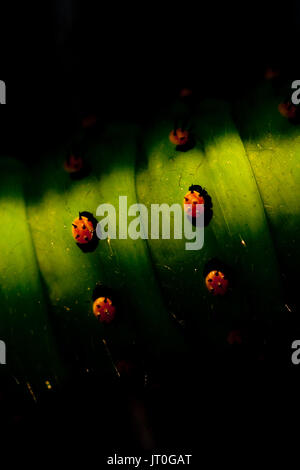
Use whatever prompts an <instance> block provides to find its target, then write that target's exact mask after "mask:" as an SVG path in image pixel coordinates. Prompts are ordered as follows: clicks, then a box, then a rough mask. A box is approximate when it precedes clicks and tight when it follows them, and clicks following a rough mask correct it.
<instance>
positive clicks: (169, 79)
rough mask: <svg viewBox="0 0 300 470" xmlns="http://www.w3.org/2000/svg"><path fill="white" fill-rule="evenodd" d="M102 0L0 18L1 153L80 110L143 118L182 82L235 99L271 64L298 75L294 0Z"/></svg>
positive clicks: (54, 134) (51, 131)
mask: <svg viewBox="0 0 300 470" xmlns="http://www.w3.org/2000/svg"><path fill="white" fill-rule="evenodd" d="M97 5H98V7H95V3H91V4H89V2H84V1H79V0H75V1H72V0H56V1H52V2H43V3H40V4H39V6H38V7H36V6H35V7H33V6H32V5H30V4H29V3H27V2H26V3H22V6H20V5H19V4H9V7H8V8H7V10H8V11H7V15H5V14H4V12H3V14H2V15H1V36H2V39H1V63H0V71H1V77H0V78H1V80H5V81H6V83H7V104H8V106H6V108H5V110H4V109H3V107H2V108H1V115H2V120H1V129H2V132H1V147H0V150H1V149H2V152H6V153H9V154H12V153H13V154H17V155H18V156H20V157H22V155H24V154H25V153H26V152H27V149H28V147H29V146H30V151H31V152H35V151H36V152H38V153H40V150H41V147H45V146H46V147H47V146H48V145H51V144H52V143H53V142H54V141H55V140H57V139H61V138H64V137H65V136H66V135H67V134H68V133H69V132H72V131H73V130H74V128H75V127H76V125H77V123H78V121H79V120H80V118H81V117H82V114H84V113H90V112H97V113H98V115H100V117H101V119H102V120H103V121H105V120H108V119H116V118H119V117H121V118H123V119H134V120H140V119H143V117H145V116H147V115H149V113H152V112H154V113H155V112H157V109H158V107H159V106H161V105H163V104H164V103H167V102H168V101H169V100H171V99H174V96H176V95H177V94H178V91H179V90H180V89H181V88H182V87H184V86H188V87H189V86H192V87H193V89H194V90H195V91H196V92H197V93H198V94H199V95H201V96H213V97H223V98H227V99H231V98H233V97H234V98H238V97H239V96H240V95H241V94H243V92H244V91H245V90H246V89H247V88H249V87H251V86H253V85H254V84H255V82H256V81H257V80H259V79H261V78H262V77H263V73H264V70H265V68H266V66H267V65H271V66H275V67H280V68H281V72H282V74H283V75H286V76H288V77H289V78H291V79H296V78H297V75H296V71H297V69H298V68H299V64H298V62H299V60H298V56H299V54H298V50H297V49H298V46H297V43H298V34H299V33H298V31H299V26H300V6H299V2H297V1H289V2H284V3H283V2H281V3H280V4H275V3H274V2H272V4H269V3H268V2H260V3H259V2H240V4H239V5H235V4H230V3H228V2H226V3H225V2H224V3H222V4H219V3H215V2H205V3H203V2H198V3H197V2H186V1H185V2H184V3H182V4H178V5H175V4H172V3H162V2H151V3H150V2H146V3H145V2H144V3H141V4H138V5H136V4H135V5H133V4H128V3H121V4H120V5H119V4H117V3H110V2H109V3H103V2H101V3H100V2H98V3H97ZM3 9H4V10H5V6H3Z"/></svg>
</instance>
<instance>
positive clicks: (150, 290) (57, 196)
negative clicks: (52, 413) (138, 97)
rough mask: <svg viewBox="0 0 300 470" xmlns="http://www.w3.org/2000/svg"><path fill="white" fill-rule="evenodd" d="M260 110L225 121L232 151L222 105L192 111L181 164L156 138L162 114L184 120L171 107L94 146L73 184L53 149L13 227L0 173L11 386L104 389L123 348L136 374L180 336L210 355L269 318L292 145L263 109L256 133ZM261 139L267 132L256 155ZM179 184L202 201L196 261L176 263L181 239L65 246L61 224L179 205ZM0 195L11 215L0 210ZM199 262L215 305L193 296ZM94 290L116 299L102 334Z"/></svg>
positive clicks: (285, 127) (280, 304)
mask: <svg viewBox="0 0 300 470" xmlns="http://www.w3.org/2000/svg"><path fill="white" fill-rule="evenodd" d="M268 100H269V101H270V102H272V103H273V104H272V106H273V105H274V103H275V101H276V100H275V99H274V98H271V97H268V98H267V101H266V108H265V107H264V104H262V105H258V106H257V107H255V109H253V110H252V111H253V112H252V111H251V112H250V111H249V108H245V109H247V110H248V111H249V112H248V111H247V112H245V109H242V106H240V107H239V108H238V109H236V110H235V111H236V115H238V116H239V120H238V122H239V123H240V124H239V125H240V130H241V133H242V135H243V138H244V140H241V137H240V135H239V132H238V131H237V129H236V126H235V124H234V122H233V119H232V117H231V112H230V109H229V107H228V106H227V105H226V104H225V103H222V102H210V103H202V104H201V105H200V106H199V108H198V109H197V111H196V112H195V113H194V117H193V118H192V121H193V126H194V134H195V137H196V146H195V147H194V148H193V149H192V150H189V151H188V152H179V151H176V149H175V147H174V145H173V144H171V143H170V141H169V137H168V136H169V132H170V130H171V129H172V128H173V125H174V115H177V116H178V113H179V114H180V115H181V116H182V117H184V116H188V117H190V111H189V109H188V108H186V107H185V106H184V105H182V103H180V104H179V107H178V106H177V105H175V107H174V109H173V110H171V111H169V112H168V113H165V115H163V116H162V117H161V119H160V121H159V122H156V123H155V125H153V126H149V128H148V130H146V131H144V130H143V132H142V133H141V132H140V131H139V130H138V129H136V128H135V127H134V126H130V125H123V124H122V125H121V124H120V125H114V126H113V127H111V128H108V129H105V130H103V134H102V135H101V136H100V138H98V139H97V142H95V141H93V140H92V139H91V140H90V142H89V144H88V148H87V151H86V159H87V161H88V162H89V164H90V166H91V168H92V172H91V174H90V175H89V176H87V177H86V178H84V179H82V180H79V181H72V180H71V179H70V177H69V175H68V174H67V173H66V172H64V171H63V162H64V159H65V156H66V151H65V148H63V149H61V150H60V151H59V152H55V153H53V154H49V155H48V156H47V157H44V158H43V160H42V161H41V163H40V164H39V165H38V166H37V167H36V168H35V175H34V181H35V184H34V185H33V184H32V176H31V180H30V182H28V183H27V184H26V187H27V191H26V207H27V215H26V212H25V203H24V198H23V193H22V189H21V188H22V184H24V183H23V182H22V181H21V177H20V176H19V175H20V174H21V171H20V169H19V168H18V166H17V164H15V163H7V162H6V161H3V162H2V163H1V165H2V167H3V172H2V174H5V178H3V180H4V182H3V184H2V186H1V202H0V204H2V206H3V211H5V214H6V215H5V217H6V219H5V220H6V225H7V227H8V230H9V236H8V237H7V238H6V239H5V240H2V241H0V243H1V244H2V250H4V249H5V250H6V252H8V253H9V257H6V259H5V258H2V259H1V269H0V275H1V290H0V293H1V300H0V303H1V305H2V306H3V308H2V312H1V316H2V318H3V322H2V324H1V327H2V328H3V330H2V331H3V333H2V337H3V338H2V339H7V342H8V349H10V350H13V351H14V352H13V356H14V361H13V362H12V363H11V364H10V365H9V367H10V369H11V372H12V373H13V374H16V375H17V376H18V377H19V378H22V379H23V380H25V381H29V382H30V383H31V384H33V385H32V386H33V388H34V389H36V390H40V389H41V388H43V386H44V385H43V384H44V380H49V381H50V382H51V381H52V382H53V383H57V384H58V385H59V383H62V382H64V380H67V379H68V378H69V376H73V375H74V374H77V373H87V374H88V373H89V372H93V373H96V374H97V375H99V377H102V378H107V377H108V376H109V377H110V378H113V377H115V371H114V363H115V361H116V360H117V359H122V351H123V350H124V348H126V347H127V346H128V345H131V344H133V343H137V344H138V345H139V346H140V347H141V348H142V351H143V355H144V357H145V358H146V360H149V362H152V361H158V360H166V361H168V360H173V361H175V360H176V357H180V356H182V355H184V354H189V353H190V347H191V343H193V340H191V341H187V336H186V334H185V329H184V328H182V325H188V326H189V328H190V329H191V330H192V331H194V332H197V341H199V338H203V339H205V341H208V342H209V343H210V344H211V345H213V347H216V348H218V349H219V350H221V351H222V350H224V348H226V347H228V345H227V343H226V337H227V334H228V333H229V331H230V330H231V329H232V328H236V327H239V326H240V325H242V324H243V322H245V321H246V320H245V319H249V318H252V316H253V312H255V315H256V316H257V317H258V318H259V319H260V320H261V321H262V322H263V323H266V324H267V325H269V324H270V323H271V322H272V321H273V320H274V319H279V318H280V314H282V311H283V309H284V304H285V296H284V294H283V292H282V289H281V282H280V276H279V273H280V268H279V266H278V259H277V256H276V254H277V253H279V261H280V263H281V261H282V259H285V256H284V254H285V252H286V249H287V246H288V247H289V253H290V254H291V256H290V257H288V258H289V261H288V263H287V268H290V267H291V268H293V267H294V265H295V264H296V263H297V260H299V256H298V255H299V253H298V247H297V241H298V240H299V232H297V233H296V234H295V231H294V228H295V225H294V224H296V222H297V215H296V214H297V213H299V211H298V209H299V207H298V205H299V201H298V199H297V191H296V186H295V185H296V183H297V182H298V180H299V164H298V163H296V160H297V155H298V156H299V148H300V141H299V138H298V137H297V136H296V129H295V131H294V130H293V131H291V124H289V123H287V122H286V121H284V120H282V119H283V118H281V117H280V116H278V114H277V113H278V112H277V111H276V112H275V110H274V109H273V108H272V117H274V121H272V126H273V125H274V128H271V129H270V128H269V127H268V126H269V120H267V117H266V116H267V114H266V115H264V114H263V110H264V109H266V110H269V107H268V106H269V105H270V103H269V101H268ZM272 100H273V101H272ZM252 106H253V105H252ZM270 106H271V105H270ZM257 108H259V116H260V117H259V124H258V123H257V121H258V119H257V112H258V111H257ZM266 113H267V111H266ZM278 126H279V127H278ZM280 126H282V127H280ZM273 129H274V131H273ZM266 131H270V132H272V134H268V137H267V141H268V142H269V143H270V142H271V146H270V145H269V147H266V144H265V140H266V139H265V138H264V133H265V132H266ZM293 132H295V134H293ZM277 133H278V135H277ZM283 135H288V139H287V140H285V139H284V138H283ZM141 136H142V138H141ZM292 136H293V138H292V139H291V137H292ZM259 146H261V147H262V148H260V147H259ZM271 147H272V148H271ZM257 149H259V150H257ZM262 152H263V159H262V158H261V154H262ZM277 156H278V159H277V158H276V157H277ZM262 160H264V163H265V166H263V164H262ZM279 160H280V162H279ZM298 160H299V158H298ZM282 168H284V171H283V170H282ZM191 184H199V185H201V186H202V187H204V188H205V189H206V190H207V191H208V193H209V195H210V196H211V198H212V202H213V218H212V220H211V222H210V224H209V226H208V227H207V228H206V229H205V242H204V247H203V249H201V250H199V251H186V250H185V242H186V240H184V239H183V240H173V239H171V240H151V239H149V240H140V239H139V240H131V239H129V238H128V239H126V240H119V239H116V240H110V242H108V241H100V242H99V245H98V247H97V248H96V250H95V251H94V252H91V253H83V252H82V251H81V250H80V249H79V248H78V246H77V245H76V243H75V241H74V240H73V238H72V235H71V223H72V221H73V220H74V219H75V218H76V217H77V216H78V212H79V211H89V212H91V213H93V215H96V208H97V207H98V206H99V205H100V204H101V203H104V202H105V203H110V204H113V205H114V206H115V207H116V208H118V201H119V196H120V195H123V196H124V195H126V196H127V197H128V206H130V205H131V204H134V203H136V202H139V203H144V204H145V205H146V206H148V207H150V204H151V203H159V204H161V203H167V204H170V205H172V204H174V203H179V204H182V203H183V197H184V195H185V193H186V192H187V191H188V189H189V186H190V185H191ZM282 184H284V185H285V191H284V194H283V193H282V191H279V190H280V189H281V185H282ZM288 185H289V186H288ZM290 186H291V187H290ZM274 187H275V189H276V190H275V191H274ZM7 195H8V196H10V195H11V196H12V198H13V201H14V204H13V205H7ZM274 208H276V210H275V209H274ZM2 213H3V212H2ZM291 214H292V215H293V219H292V220H293V221H292V222H289V221H288V220H289V217H290V215H291ZM26 219H27V220H26ZM27 222H29V227H30V230H29V228H28V224H27ZM283 222H284V223H285V228H284V236H282V230H283V228H282V223H283ZM298 225H299V224H298ZM16 226H17V230H16ZM117 233H118V227H117ZM32 240H33V244H32ZM293 240H295V242H293ZM242 241H244V243H242ZM274 244H275V245H274ZM33 246H34V248H33ZM282 253H284V254H282ZM294 256H295V258H294ZM212 258H218V259H220V260H222V261H223V262H225V263H227V264H228V265H229V266H230V267H231V268H232V269H233V272H234V274H235V276H234V280H235V282H234V283H233V284H231V289H230V290H229V292H228V294H227V295H226V296H224V297H214V296H212V295H211V294H209V293H208V291H207V289H206V287H205V282H204V277H203V269H204V266H205V264H206V262H207V261H209V260H211V259H212ZM24 270H26V278H24V277H25V274H24ZM98 282H101V283H103V284H104V285H106V286H109V287H112V288H113V289H114V290H115V291H116V293H117V295H118V298H119V300H120V304H119V306H118V309H117V315H116V320H115V321H114V322H113V323H112V324H110V325H103V324H101V323H99V322H98V321H97V319H96V318H95V316H94V314H93V312H92V292H93V289H94V287H95V285H96V283H98ZM18 294H20V295H18ZM22 311H23V312H26V314H27V317H25V315H21V314H20V313H18V315H19V316H18V321H14V320H12V317H11V312H13V314H14V315H16V314H17V312H22ZM174 319H175V320H177V321H178V323H177V322H176V321H174ZM49 323H50V324H51V325H52V328H53V331H51V328H50V325H49ZM53 337H55V339H56V342H57V347H56V345H55V344H54V341H53ZM103 339H105V340H106V343H107V346H108V350H107V348H106V347H105V346H104V344H103V341H102V340H103ZM197 341H196V342H195V344H194V346H195V347H196V350H197ZM29 344H30V348H29V347H28V345H29ZM192 345H193V344H192ZM37 357H38V358H39V359H38V360H36V358H37ZM60 361H61V362H60ZM53 371H54V372H53ZM54 376H55V378H54Z"/></svg>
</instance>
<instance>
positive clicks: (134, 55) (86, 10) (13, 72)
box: [0, 0, 300, 465]
mask: <svg viewBox="0 0 300 470" xmlns="http://www.w3.org/2000/svg"><path fill="white" fill-rule="evenodd" d="M92 5H93V4H92ZM7 10H8V11H7V15H5V14H4V12H2V14H1V31H2V38H1V59H0V79H1V80H5V82H6V85H7V105H6V106H5V107H4V106H2V107H1V112H0V125H1V131H0V136H1V139H0V152H1V154H4V153H5V154H8V155H13V156H17V157H18V158H22V159H27V158H28V156H30V155H35V154H36V155H40V154H41V153H43V152H44V150H47V149H48V148H49V147H51V146H54V145H55V144H56V143H57V142H59V141H62V140H64V139H65V138H66V136H68V135H69V134H72V133H73V132H75V131H76V128H77V126H78V123H79V122H80V119H81V117H82V116H83V115H85V114H87V113H93V112H96V113H97V114H98V116H100V118H101V120H102V121H103V122H105V121H109V120H113V119H118V118H122V119H125V120H126V119H130V120H131V119H134V120H143V119H144V118H145V117H147V116H148V115H149V114H152V113H153V114H154V113H155V112H157V109H159V107H161V106H162V105H163V104H167V103H168V102H169V101H171V100H172V99H173V98H174V96H177V95H178V91H179V90H180V89H181V88H182V87H185V86H188V87H189V86H191V87H193V89H194V90H195V92H196V93H198V94H199V95H200V96H204V97H222V98H225V99H229V100H231V99H239V97H240V96H241V95H243V93H244V92H245V91H246V90H247V89H249V88H250V87H252V86H254V85H255V83H256V82H257V81H259V80H261V79H262V77H263V74H264V70H265V68H266V66H268V65H271V66H274V67H279V68H280V69H281V71H282V75H283V76H286V77H287V78H291V79H297V78H299V75H297V71H298V69H299V63H300V58H299V53H298V50H297V49H298V37H299V27H300V6H299V2H296V1H289V2H281V3H280V4H278V5H277V4H275V3H274V2H273V3H272V4H267V3H263V2H260V3H256V2H240V5H239V6H236V5H234V6H231V5H230V4H228V3H227V4H226V5H223V6H222V7H220V5H218V4H217V3H213V2H211V4H210V5H207V4H204V5H203V4H202V3H201V2H198V3H195V2H187V1H185V2H183V3H182V4H175V3H173V4H164V7H163V6H162V2H159V3H153V2H151V3H150V2H141V3H140V4H139V5H134V4H129V3H126V2H125V3H122V4H121V5H118V4H117V3H113V4H111V3H102V2H101V3H100V2H99V8H98V9H95V7H94V5H93V6H91V5H89V3H88V2H84V1H79V0H78V1H71V0H56V1H52V2H49V3H47V2H40V4H39V6H38V7H36V6H35V8H32V10H30V6H29V5H28V4H27V3H26V4H25V3H24V4H23V5H22V6H19V5H17V4H11V5H10V7H9V8H7ZM275 337H276V335H275ZM274 349H275V350H276V344H274ZM203 354H208V352H207V351H205V350H204V348H203ZM244 359H245V358H241V359H240V361H239V362H238V363H237V364H236V363H235V362H234V361H230V360H228V358H222V360H220V358H213V359H212V361H211V362H212V363H213V364H214V365H215V367H216V368H215V369H211V368H210V367H209V365H208V369H207V370H201V371H199V370H198V369H197V363H195V364H185V363H184V360H183V364H181V365H178V371H177V373H176V369H177V364H174V370H171V371H169V372H168V373H166V374H165V376H164V379H163V380H162V378H160V379H159V380H158V382H160V383H162V385H161V388H160V389H159V390H158V391H157V392H155V391H154V392H153V391H152V392H151V393H150V395H149V396H148V395H147V393H148V392H145V393H146V396H143V400H144V403H145V406H146V408H147V409H148V413H149V414H150V416H151V422H152V427H153V429H154V431H155V436H156V439H157V441H158V443H159V444H161V445H164V446H169V447H170V448H171V447H172V446H174V448H175V450H176V449H177V450H178V449H179V448H180V446H182V447H183V448H186V449H188V450H190V449H191V448H192V449H193V452H194V454H195V453H196V449H198V450H199V449H200V451H202V452H203V458H204V456H205V457H206V454H209V452H211V454H210V459H211V462H212V461H213V460H214V458H215V455H214V453H218V452H217V449H216V446H215V444H217V445H218V446H219V445H220V443H223V444H225V443H226V444H227V451H226V453H224V454H223V458H224V461H230V462H232V459H233V460H234V458H235V452H236V447H237V446H240V445H242V444H247V445H248V447H249V448H250V451H248V452H251V451H252V450H253V449H254V448H257V447H259V446H260V445H261V446H262V447H263V446H264V445H265V439H266V436H268V438H270V437H271V438H272V439H273V447H274V446H275V445H276V444H275V442H276V441H277V439H279V437H280V436H279V434H278V427H277V425H278V420H284V421H282V422H283V425H282V427H281V430H282V432H284V431H285V430H286V429H287V428H289V426H290V424H289V423H287V422H286V421H285V420H286V418H287V417H288V416H289V415H291V414H293V413H294V412H295V409H294V404H295V403H296V399H294V398H295V394H296V391H297V388H298V381H297V378H296V373H295V375H294V377H293V378H292V379H291V378H287V377H285V378H282V375H280V377H279V375H277V374H279V373H278V371H276V370H275V369H276V368H275V365H274V370H273V369H272V370H270V371H269V376H266V372H265V370H263V369H262V370H260V369H259V366H257V365H256V366H255V367H256V369H255V371H254V370H252V368H251V367H252V366H251V365H249V367H246V368H245V367H244V362H243V360H244ZM217 364H218V365H217ZM225 364H226V366H225ZM228 364H231V365H232V366H231V365H230V366H228ZM242 364H243V365H242ZM274 364H276V361H274ZM226 367H227V368H226ZM162 375H163V374H162ZM254 377H255V380H254ZM291 381H292V382H291ZM154 382H155V381H154ZM282 385H284V386H286V389H287V390H288V391H287V392H286V393H285V394H284V395H281V398H282V397H284V399H283V406H281V407H279V406H278V401H277V398H278V390H279V388H280V390H282ZM12 388H13V386H12ZM173 389H176V391H177V393H176V396H177V397H178V392H181V393H182V402H181V403H178V401H177V400H178V399H176V398H175V397H174V396H172V390H173ZM8 390H10V385H9V386H8ZM126 393H127V392H126ZM126 393H124V396H125V399H124V400H123V401H122V400H121V401H120V395H122V393H121V394H120V393H119V391H118V390H110V389H105V390H103V388H102V387H99V384H94V383H91V384H86V383H82V384H79V385H78V384H77V386H76V388H75V389H74V388H73V387H72V386H70V388H69V389H68V390H66V391H65V394H64V395H63V396H61V397H59V398H57V397H54V399H53V401H50V403H47V402H46V403H44V404H43V405H42V407H41V409H40V408H35V407H34V406H33V408H34V409H33V410H31V406H32V405H30V406H29V407H28V406H27V403H25V404H24V403H23V397H18V399H17V402H18V403H19V409H18V407H16V405H15V403H16V401H15V399H14V398H12V399H11V401H10V400H9V399H8V403H9V405H8V407H7V408H6V410H7V415H8V417H9V418H7V422H9V423H10V425H11V428H12V432H13V433H15V432H16V428H17V431H18V434H17V435H16V436H15V438H16V439H17V442H18V445H19V444H20V442H22V441H23V440H24V438H25V436H26V435H27V434H28V428H29V427H30V429H31V432H34V434H32V436H34V437H31V436H28V435H27V439H28V440H29V441H31V443H32V444H35V442H36V441H35V439H36V438H37V435H38V434H39V432H40V431H41V432H42V435H43V433H45V434H44V435H45V438H46V439H47V440H45V441H44V445H45V447H47V449H49V446H50V449H51V445H52V444H51V442H52V441H49V439H50V440H51V439H53V449H54V447H55V449H56V450H57V441H59V442H60V443H61V446H62V447H63V448H64V450H65V451H66V450H67V451H68V452H69V453H70V456H71V454H72V455H73V456H74V452H75V450H76V452H80V453H85V452H87V453H92V454H93V455H94V454H95V453H96V451H97V452H99V453H98V458H99V465H100V463H101V455H102V456H103V455H104V454H107V453H108V450H107V449H110V448H111V449H112V448H115V450H116V451H118V449H120V448H121V446H122V445H123V446H124V448H125V449H127V451H128V448H127V447H126V446H127V444H128V442H130V441H131V442H132V440H133V441H135V442H136V446H137V448H138V446H139V437H138V436H137V432H136V431H132V429H131V427H130V426H129V425H128V422H129V416H130V415H131V413H132V410H130V409H127V406H128V401H127V398H126ZM103 394H106V397H107V401H106V402H105V406H101V407H96V406H95V404H97V403H98V398H99V397H100V396H102V395H103ZM198 394H199V398H198ZM7 396H9V392H8V393H7ZM196 403H197V404H198V405H197V407H195V404H196ZM83 404H84V405H83ZM196 409H197V412H196ZM237 410H238V411H237ZM162 414H164V416H165V418H164V421H162V419H161V416H162ZM11 416H13V420H16V423H17V426H15V424H16V423H15V421H11ZM24 416H25V418H24ZM18 420H19V421H20V423H21V424H18ZM91 428H95V432H94V433H93V434H92V437H91V439H89V437H87V436H90V434H89V432H87V431H89V430H90V429H91ZM78 429H80V430H81V432H78ZM232 429H233V433H232ZM250 429H253V433H252V438H251V437H250V438H249V436H248V435H247V431H249V430H250ZM272 429H273V433H272ZM32 430H34V431H32ZM47 430H48V432H47ZM49 430H51V431H52V430H54V432H52V434H50V432H49ZM194 430H196V431H195V432H194ZM229 431H230V432H229ZM228 433H229V436H228ZM132 435H133V436H134V438H132ZM70 437H71V440H72V442H73V445H72V443H71V445H70V444H68V445H69V446H70V447H64V446H65V445H66V442H67V440H68V439H69V438H70ZM251 439H252V440H251ZM26 442H27V440H26ZM54 442H55V445H54ZM231 445H232V446H233V448H232V449H231V447H230V446H231ZM76 446H77V447H76ZM75 448H76V449H75ZM211 448H212V449H211ZM98 449H99V450H98ZM124 452H125V451H124ZM124 452H123V455H126V454H125V453H124ZM128 455H129V454H128ZM132 455H134V452H133V454H132ZM136 455H139V453H138V451H136ZM248 455H249V454H247V456H248ZM200 460H202V459H200Z"/></svg>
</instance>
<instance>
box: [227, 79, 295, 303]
mask: <svg viewBox="0 0 300 470" xmlns="http://www.w3.org/2000/svg"><path fill="white" fill-rule="evenodd" d="M287 92H290V93H291V91H290V90H287ZM285 96H286V93H285V92H284V91H283V92H282V94H281V95H279V96H278V95H277V96H274V92H273V89H272V86H270V84H264V85H262V86H261V87H260V88H258V89H256V90H255V92H253V94H252V95H251V96H249V98H248V99H247V100H245V101H244V102H243V103H240V104H239V105H237V106H236V107H235V114H236V122H237V124H238V126H239V131H240V133H241V136H242V138H243V142H244V146H245V150H246V153H247V156H248V158H249V161H250V163H251V166H252V169H253V172H254V174H255V178H256V181H257V185H258V188H259V191H260V194H261V198H262V200H263V204H264V209H265V212H266V215H267V219H268V224H269V227H270V232H271V235H272V239H273V241H274V244H275V247H276V253H277V254H278V259H279V261H280V266H281V270H282V272H283V275H284V276H283V279H285V280H286V286H287V289H288V290H289V297H291V298H292V299H293V300H294V301H295V302H297V299H296V298H295V293H296V295H297V291H298V289H297V287H296V286H295V284H296V282H297V278H298V270H299V262H300V246H299V239H300V199H299V187H300V163H299V162H300V136H299V125H294V124H293V123H291V122H290V121H289V120H288V119H286V118H285V117H283V116H281V114H280V113H279V112H278V104H279V103H280V102H281V101H284V97H285ZM252 103H256V106H255V108H253V104H252Z"/></svg>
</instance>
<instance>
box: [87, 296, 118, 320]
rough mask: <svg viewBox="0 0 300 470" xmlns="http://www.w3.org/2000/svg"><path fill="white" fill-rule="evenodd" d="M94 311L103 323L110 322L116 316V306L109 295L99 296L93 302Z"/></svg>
mask: <svg viewBox="0 0 300 470" xmlns="http://www.w3.org/2000/svg"><path fill="white" fill-rule="evenodd" d="M93 312H94V315H95V317H97V318H98V320H99V321H100V322H101V323H110V322H111V321H112V320H113V319H114V318H115V314H116V307H115V306H114V305H113V303H112V301H111V300H110V299H109V298H108V297H99V298H98V299H96V300H95V302H94V304H93Z"/></svg>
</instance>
